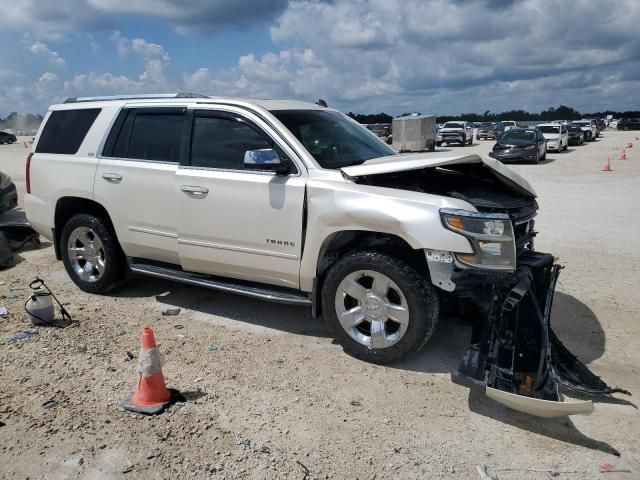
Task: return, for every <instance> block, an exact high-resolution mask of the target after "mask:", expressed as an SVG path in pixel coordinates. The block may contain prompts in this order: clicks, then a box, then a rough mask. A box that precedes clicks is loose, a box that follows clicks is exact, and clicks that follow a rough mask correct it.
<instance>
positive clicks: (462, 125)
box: [442, 122, 464, 128]
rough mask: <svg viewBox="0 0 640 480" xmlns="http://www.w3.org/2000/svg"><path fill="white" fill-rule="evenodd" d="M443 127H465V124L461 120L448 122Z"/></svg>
mask: <svg viewBox="0 0 640 480" xmlns="http://www.w3.org/2000/svg"><path fill="white" fill-rule="evenodd" d="M442 128H464V124H462V123H459V122H447V123H445V124H444V127H442Z"/></svg>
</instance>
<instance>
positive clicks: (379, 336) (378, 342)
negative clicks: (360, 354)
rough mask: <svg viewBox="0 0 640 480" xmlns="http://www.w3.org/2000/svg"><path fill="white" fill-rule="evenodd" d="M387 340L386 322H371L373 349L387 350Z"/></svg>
mask: <svg viewBox="0 0 640 480" xmlns="http://www.w3.org/2000/svg"><path fill="white" fill-rule="evenodd" d="M386 346H387V339H386V337H385V333H384V321H382V320H374V321H372V322H371V347H372V348H385V347H386Z"/></svg>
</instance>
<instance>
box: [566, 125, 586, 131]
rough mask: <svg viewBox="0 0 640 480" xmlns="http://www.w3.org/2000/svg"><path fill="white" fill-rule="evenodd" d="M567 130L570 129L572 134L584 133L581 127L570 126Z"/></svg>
mask: <svg viewBox="0 0 640 480" xmlns="http://www.w3.org/2000/svg"><path fill="white" fill-rule="evenodd" d="M567 128H568V129H569V131H570V132H574V133H580V132H582V129H581V128H580V126H579V125H569V126H568V127H567Z"/></svg>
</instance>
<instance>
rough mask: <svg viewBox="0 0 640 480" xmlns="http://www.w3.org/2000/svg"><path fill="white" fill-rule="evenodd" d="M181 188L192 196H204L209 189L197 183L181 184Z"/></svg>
mask: <svg viewBox="0 0 640 480" xmlns="http://www.w3.org/2000/svg"><path fill="white" fill-rule="evenodd" d="M180 190H182V191H183V192H184V193H186V194H187V195H189V196H190V197H196V198H202V197H206V196H207V193H209V189H208V188H206V187H198V186H197V185H181V186H180Z"/></svg>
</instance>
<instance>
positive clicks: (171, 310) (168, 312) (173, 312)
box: [162, 308, 181, 317]
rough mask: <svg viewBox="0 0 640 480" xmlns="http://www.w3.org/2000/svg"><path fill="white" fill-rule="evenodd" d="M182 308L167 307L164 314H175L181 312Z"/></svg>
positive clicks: (169, 315) (167, 315)
mask: <svg viewBox="0 0 640 480" xmlns="http://www.w3.org/2000/svg"><path fill="white" fill-rule="evenodd" d="M180 310H181V309H180V308H167V309H166V310H163V312H162V315H164V316H166V317H171V316H175V315H178V314H179V313H180Z"/></svg>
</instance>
